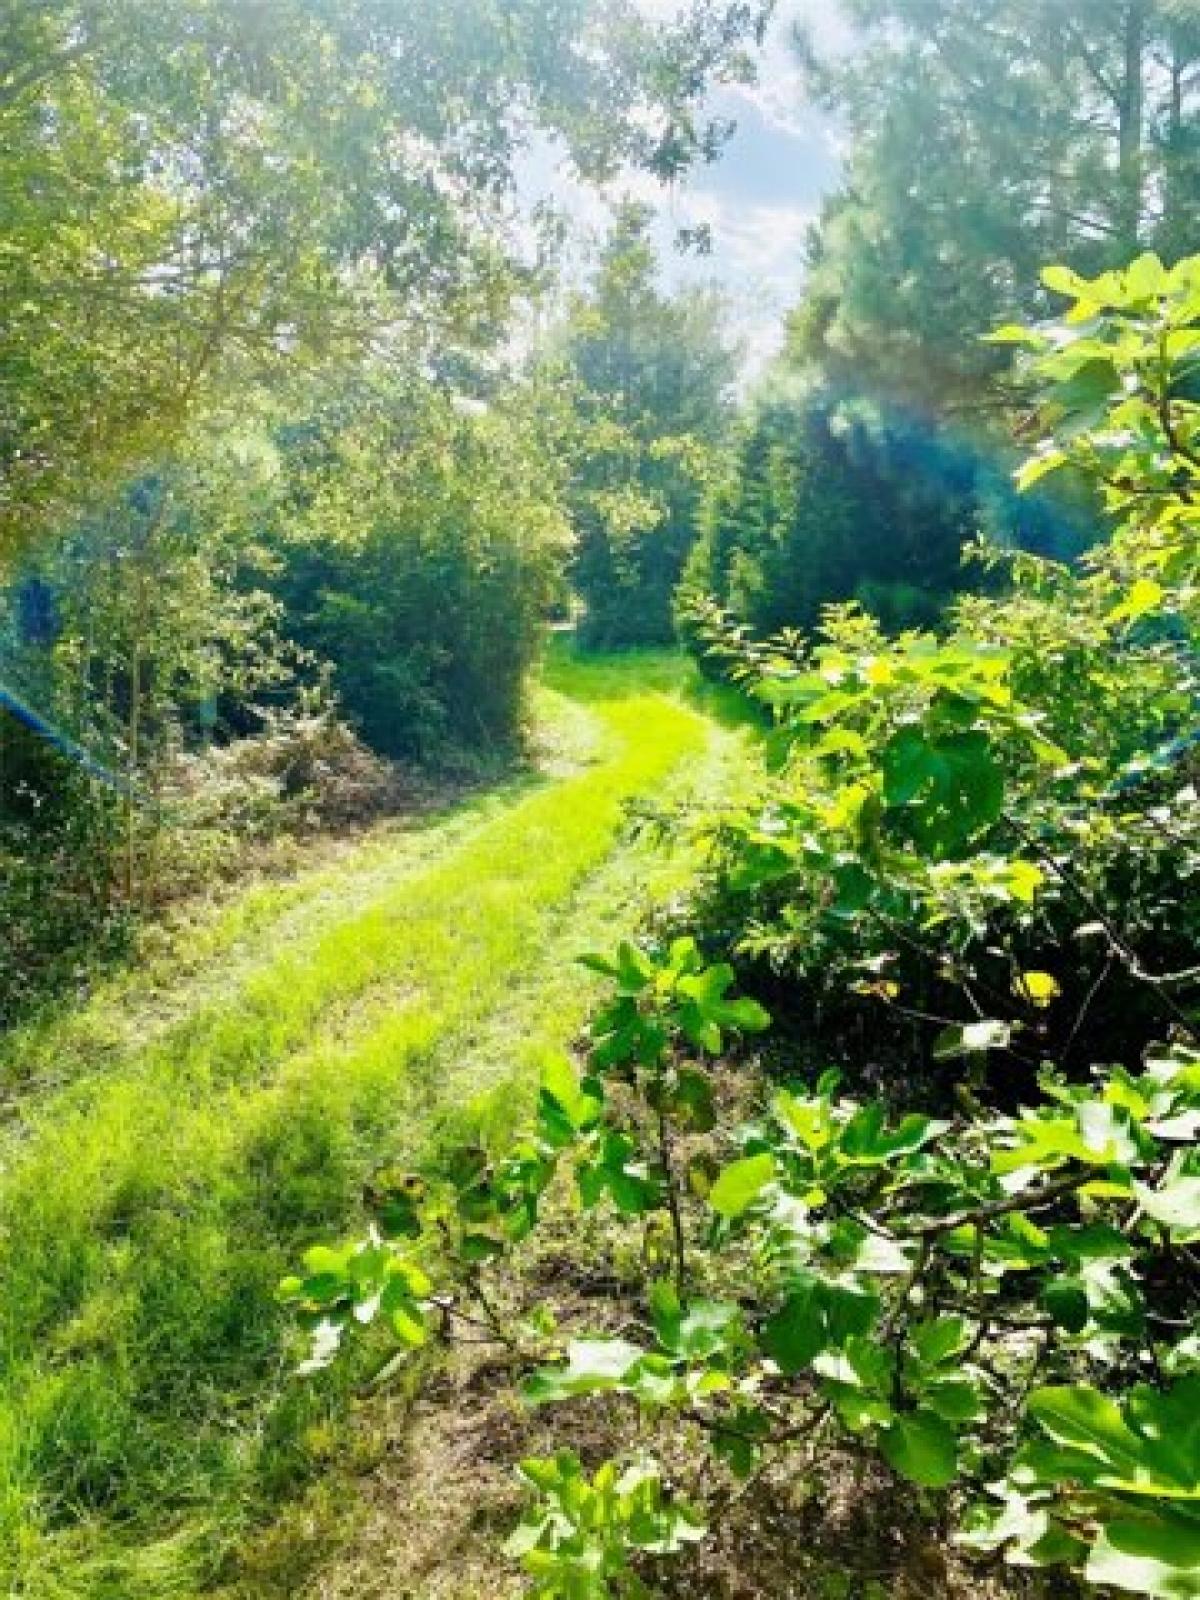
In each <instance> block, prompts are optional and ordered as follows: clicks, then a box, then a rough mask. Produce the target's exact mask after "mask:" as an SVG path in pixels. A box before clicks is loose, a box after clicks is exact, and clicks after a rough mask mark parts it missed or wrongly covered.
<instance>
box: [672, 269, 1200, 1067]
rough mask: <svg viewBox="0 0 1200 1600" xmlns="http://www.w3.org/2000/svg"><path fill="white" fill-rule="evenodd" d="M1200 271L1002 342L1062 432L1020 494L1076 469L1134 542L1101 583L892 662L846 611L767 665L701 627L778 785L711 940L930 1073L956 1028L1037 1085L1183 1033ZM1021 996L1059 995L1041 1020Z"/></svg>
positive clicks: (711, 613) (1019, 576) (1135, 282)
mask: <svg viewBox="0 0 1200 1600" xmlns="http://www.w3.org/2000/svg"><path fill="white" fill-rule="evenodd" d="M1197 270H1198V269H1197V264H1196V262H1195V261H1191V262H1185V263H1183V264H1181V265H1180V266H1179V267H1178V268H1176V269H1175V270H1174V272H1173V273H1171V274H1170V275H1168V274H1166V273H1165V271H1164V270H1163V269H1162V268H1161V267H1159V266H1158V265H1157V263H1149V262H1143V263H1138V264H1136V265H1135V267H1134V268H1132V269H1131V270H1130V272H1129V274H1128V275H1110V276H1109V277H1107V278H1105V279H1101V280H1098V281H1097V283H1096V284H1095V285H1088V284H1085V283H1084V281H1083V280H1075V279H1070V280H1064V279H1062V278H1061V277H1060V276H1059V275H1057V274H1054V273H1051V274H1050V277H1051V278H1052V280H1053V281H1054V282H1055V283H1065V282H1067V281H1069V282H1070V283H1071V284H1072V285H1074V286H1075V287H1076V289H1077V304H1076V307H1075V309H1074V310H1073V311H1072V313H1071V317H1072V318H1073V319H1074V321H1071V320H1068V322H1067V323H1066V324H1064V325H1062V326H1060V327H1059V328H1058V329H1057V330H1055V331H1053V332H1052V333H1046V334H1030V335H1026V334H1024V333H1022V332H1019V331H1013V330H1009V331H1008V332H1006V334H1005V335H1004V337H1006V338H1013V339H1015V338H1020V339H1022V340H1028V341H1029V342H1030V343H1031V345H1032V346H1033V352H1032V355H1031V376H1032V378H1033V379H1034V380H1035V381H1037V382H1039V383H1041V384H1042V385H1043V386H1044V387H1045V388H1046V391H1047V392H1046V398H1045V401H1044V410H1043V416H1044V420H1045V423H1046V426H1047V427H1048V429H1050V430H1054V432H1053V433H1048V436H1047V442H1046V443H1045V444H1044V445H1042V446H1040V447H1039V449H1038V450H1037V452H1036V454H1035V455H1034V456H1033V458H1032V460H1031V462H1030V463H1029V465H1028V466H1027V467H1026V468H1025V469H1023V472H1022V474H1021V477H1022V481H1023V482H1025V483H1026V484H1032V483H1034V482H1036V481H1038V480H1039V479H1040V478H1041V477H1042V476H1044V475H1045V474H1046V473H1047V472H1050V471H1052V470H1054V469H1056V468H1059V467H1064V466H1067V465H1070V466H1071V467H1072V468H1074V470H1075V471H1076V472H1077V473H1079V474H1082V475H1085V476H1087V477H1089V478H1090V479H1091V480H1092V481H1094V482H1095V483H1096V484H1097V486H1098V487H1099V488H1100V489H1101V490H1102V492H1103V493H1104V495H1105V497H1106V500H1107V504H1108V507H1109V510H1110V513H1111V515H1112V517H1113V519H1114V522H1115V524H1116V531H1115V533H1114V536H1113V538H1112V540H1111V542H1109V543H1108V544H1106V545H1104V546H1103V547H1101V548H1099V549H1097V550H1096V551H1095V552H1093V553H1092V555H1091V556H1089V557H1088V558H1087V560H1086V562H1085V564H1084V565H1083V567H1082V569H1080V570H1073V569H1069V568H1065V567H1060V566H1057V565H1055V564H1054V563H1051V562H1048V561H1045V560H1042V559H1038V558H1034V557H1031V556H1017V557H1015V558H1000V557H990V558H989V559H995V560H999V559H1006V560H1007V561H1008V564H1009V566H1010V567H1011V571H1012V577H1013V588H1012V592H1011V593H1010V594H1008V595H1006V596H1004V597H1003V598H1000V599H996V598H988V597H981V596H972V597H966V598H964V599H963V600H962V601H961V602H960V603H959V605H958V606H957V607H956V608H955V610H954V611H953V613H952V614H951V617H950V621H949V626H948V628H947V630H946V631H945V633H944V634H942V635H932V634H925V633H908V634H902V635H900V636H899V637H897V638H891V637H889V636H887V635H886V634H885V633H884V632H883V630H882V629H881V628H880V627H879V626H878V625H877V624H876V623H875V622H874V621H873V620H872V619H871V618H869V617H867V616H865V615H864V614H862V613H860V612H859V611H857V610H856V609H854V608H840V609H831V610H829V611H828V612H827V613H826V616H825V619H824V622H823V625H822V628H821V629H820V631H819V632H818V634H817V636H816V638H815V640H813V641H811V642H810V641H809V640H808V639H806V638H803V637H800V636H793V637H787V638H782V639H778V640H774V641H770V642H768V643H766V644H765V645H757V644H755V643H754V642H753V641H751V640H750V639H749V638H748V637H747V635H746V634H745V632H744V631H743V630H740V629H738V628H736V627H734V626H732V625H731V624H730V622H729V621H728V619H727V618H726V617H725V616H724V615H723V614H721V613H720V612H718V611H716V610H715V609H713V608H709V609H708V611H707V612H705V613H704V614H702V615H701V616H700V618H699V621H698V626H699V628H700V629H701V630H702V632H703V633H704V635H705V636H706V637H707V639H708V641H709V644H710V647H711V648H712V649H713V650H714V651H715V652H716V654H717V656H718V657H719V659H720V660H722V661H723V662H724V663H725V664H726V665H727V667H728V669H729V670H730V671H731V672H732V674H733V675H734V677H735V678H736V679H737V681H738V682H740V683H741V684H742V685H743V686H744V687H745V688H746V689H747V691H748V692H749V693H750V694H751V695H752V696H753V697H754V698H755V699H757V700H758V701H760V702H761V703H763V704H765V705H767V706H768V707H770V708H771V709H772V711H773V713H774V716H775V720H776V731H775V732H774V734H773V735H772V738H771V742H770V753H771V761H772V765H773V767H774V773H775V775H774V777H773V778H772V779H771V780H770V782H769V783H767V784H766V785H764V786H763V788H762V789H761V790H760V791H759V792H757V793H754V794H753V795H751V796H749V797H747V800H746V803H745V804H738V805H731V806H730V807H729V808H728V809H727V811H726V812H725V813H724V814H723V815H722V816H721V817H720V818H719V819H718V822H717V825H716V827H715V829H714V833H713V843H714V847H715V852H716V866H717V871H716V874H715V879H714V898H713V904H712V907H711V918H712V920H713V922H714V923H715V924H716V925H717V926H720V927H725V928H732V929H735V930H737V932H736V935H735V937H736V939H737V942H738V945H739V948H740V949H741V950H742V952H743V953H744V954H747V955H751V956H755V957H759V958H761V959H762V960H764V961H766V962H768V963H769V964H771V965H772V966H773V967H775V968H776V969H778V970H779V971H780V972H782V973H784V974H786V976H787V978H788V980H789V981H791V982H795V980H796V979H799V980H800V981H801V984H802V986H803V989H804V992H805V994H806V995H807V997H808V1001H809V1003H810V1007H811V1008H812V1009H816V1010H822V1011H823V1012H824V1014H825V1015H826V1016H827V1017H836V1016H838V1015H842V1016H844V1015H845V1014H846V1012H847V1010H849V1011H851V1012H854V1013H856V1014H861V1012H862V1006H861V1001H860V999H857V998H856V996H861V995H862V994H863V992H864V991H865V992H866V993H867V994H868V995H869V996H870V997H871V998H872V999H873V1000H874V1001H875V1002H877V1003H880V1004H882V1005H884V1006H890V1007H891V1008H892V1014H891V1016H890V1017H883V1016H882V1015H881V1013H879V1011H878V1008H877V1013H876V1017H877V1020H879V1021H880V1025H881V1027H882V1028H883V1030H884V1032H885V1033H886V1032H888V1031H889V1030H891V1031H892V1032H893V1033H895V1032H896V1031H897V1024H898V1023H905V1022H906V1023H908V1024H911V1025H912V1032H908V1031H906V1033H905V1034H903V1035H901V1037H902V1039H903V1049H904V1051H905V1052H906V1053H908V1054H909V1056H910V1060H911V1045H912V1036H913V1033H915V1037H916V1039H917V1040H918V1041H920V1042H921V1044H922V1047H923V1051H924V1054H925V1059H926V1065H928V1062H929V1053H930V1051H931V1050H932V1051H933V1053H935V1054H936V1053H937V1051H938V1045H937V1039H938V1035H939V1034H940V1033H941V1032H942V1031H943V1030H944V1029H945V1028H947V1027H949V1026H952V1025H954V1026H956V1025H959V1024H962V1023H964V1022H969V1021H971V1020H972V1019H977V1018H979V1017H980V1016H985V1017H991V1018H994V1019H1000V1020H1003V1021H1004V1023H1005V1031H1004V1032H1003V1034H1001V1033H1000V1032H998V1033H997V1034H996V1035H995V1041H994V1042H995V1045H996V1046H997V1047H1002V1046H1006V1045H1008V1044H1010V1043H1011V1044H1012V1045H1013V1047H1014V1048H1013V1050H1012V1051H1010V1067H1011V1068H1012V1070H1014V1071H1016V1072H1017V1074H1018V1078H1017V1081H1019V1082H1021V1083H1022V1084H1025V1085H1027V1084H1028V1083H1029V1081H1030V1080H1029V1071H1028V1068H1029V1067H1030V1066H1033V1065H1036V1062H1037V1060H1038V1059H1039V1058H1040V1057H1041V1056H1043V1055H1045V1054H1056V1053H1063V1052H1066V1053H1067V1054H1070V1055H1073V1057H1074V1059H1075V1060H1077V1061H1079V1060H1084V1059H1086V1055H1087V1047H1088V1045H1089V1044H1090V1043H1098V1042H1099V1040H1101V1039H1104V1040H1105V1041H1106V1044H1107V1046H1108V1048H1110V1049H1115V1050H1117V1052H1118V1053H1119V1054H1121V1055H1122V1056H1127V1057H1128V1058H1129V1059H1135V1058H1136V1055H1137V1052H1138V1050H1139V1049H1140V1047H1141V1045H1142V1044H1144V1042H1145V1040H1146V1039H1147V1037H1149V1036H1151V1034H1152V1032H1153V1030H1154V1029H1155V1028H1161V1027H1163V1026H1167V1025H1170V1024H1172V1023H1177V1022H1178V1021H1179V1020H1180V1018H1179V1005H1178V1002H1177V1001H1176V1000H1175V998H1174V994H1175V991H1176V989H1177V988H1178V984H1179V980H1177V979H1173V978H1172V977H1171V976H1170V975H1171V974H1172V973H1175V972H1177V971H1180V970H1183V971H1185V972H1186V970H1187V969H1188V967H1189V965H1190V956H1191V951H1192V950H1193V949H1194V944H1195V939H1196V936H1197V933H1198V932H1200V924H1198V921H1197V896H1196V894H1195V888H1194V886H1195V884H1196V882H1197V874H1198V873H1200V821H1198V809H1197V807H1196V805H1195V799H1194V797H1195V787H1194V769H1195V764H1196V746H1195V744H1194V742H1193V739H1194V730H1195V726H1196V707H1197V703H1198V697H1200V684H1198V674H1197V653H1196V644H1195V641H1196V625H1197V599H1196V583H1195V567H1196V509H1195V500H1194V495H1195V490H1194V489H1193V487H1192V485H1194V483H1195V482H1196V478H1197V474H1198V471H1200V469H1198V468H1197V465H1196V459H1195V457H1196V455H1197V450H1196V445H1195V439H1196V436H1197V431H1198V423H1197V416H1198V409H1197V407H1196V405H1195V404H1194V403H1192V402H1189V401H1186V400H1183V399H1180V398H1178V396H1177V394H1176V387H1177V385H1178V384H1179V382H1180V380H1181V379H1182V378H1183V377H1184V376H1185V374H1186V373H1187V371H1188V370H1189V369H1190V367H1191V366H1192V365H1194V363H1195V350H1196V348H1197V341H1198V340H1200V331H1198V330H1197V327H1196V324H1197V320H1198V310H1197V306H1196V303H1195V295H1196V290H1195V287H1194V285H1195V282H1196V278H1197ZM1084 317H1087V318H1088V319H1089V323H1090V325H1088V326H1085V327H1084V329H1083V330H1082V331H1081V332H1076V331H1075V324H1077V323H1078V322H1079V321H1080V320H1081V319H1083V318H1084ZM1164 352H1165V354H1164ZM1055 434H1057V436H1058V438H1059V440H1061V442H1056V440H1055ZM1028 971H1034V972H1039V973H1040V972H1045V973H1048V974H1050V976H1051V977H1052V978H1053V983H1054V987H1053V992H1052V993H1050V994H1046V995H1043V996H1041V997H1040V998H1039V999H1037V1000H1035V999H1033V998H1031V996H1030V995H1029V993H1028V992H1027V985H1026V981H1025V979H1024V977H1023V974H1024V973H1026V972H1028ZM1051 1002H1052V1003H1051ZM1022 1058H1024V1060H1025V1062H1026V1064H1027V1065H1026V1068H1025V1070H1022V1068H1021V1059H1022Z"/></svg>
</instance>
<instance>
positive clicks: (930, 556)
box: [677, 375, 978, 637]
mask: <svg viewBox="0 0 1200 1600" xmlns="http://www.w3.org/2000/svg"><path fill="white" fill-rule="evenodd" d="M782 382H783V379H782V375H780V376H777V377H776V378H775V379H774V380H772V379H768V381H767V385H766V390H765V394H764V396H763V398H762V400H761V401H760V403H758V404H757V405H756V406H755V407H754V408H753V409H752V411H751V414H750V416H749V418H748V420H747V421H746V422H745V424H744V425H743V427H742V430H741V432H740V435H739V437H738V440H737V443H736V448H735V450H734V451H733V453H732V458H731V460H730V463H729V465H728V467H727V469H726V471H725V472H724V473H723V475H722V476H721V477H720V478H718V480H717V482H716V483H715V484H714V486H713V488H712V490H711V492H710V494H709V496H708V499H707V502H706V504H705V506H704V509H703V514H702V517H701V537H700V540H699V542H698V543H697V545H696V547H695V549H694V550H693V551H692V554H691V557H690V559H689V561H688V565H687V569H686V573H685V576H684V581H683V584H682V587H681V590H680V593H679V595H678V597H677V608H678V610H679V613H680V621H681V625H682V628H683V631H684V633H685V635H693V634H694V632H695V625H696V618H695V610H696V608H697V604H698V603H699V604H700V606H701V609H702V606H703V603H704V602H707V601H711V600H714V599H715V600H716V601H718V602H719V603H720V604H721V605H722V606H723V607H724V608H725V609H726V610H727V611H728V612H729V614H730V616H731V617H733V618H735V619H736V620H737V621H738V622H739V623H741V624H743V625H745V626H746V627H748V628H749V629H750V631H751V632H752V633H754V634H757V635H759V636H760V637H761V636H764V635H768V634H773V633H776V632H778V631H779V630H780V629H782V628H788V627H795V628H806V629H807V628H811V627H813V626H814V625H815V624H816V622H817V621H818V619H819V617H820V613H821V609H822V607H823V606H825V605H826V604H828V603H830V602H832V601H838V600H851V599H855V598H858V599H862V600H869V601H870V603H871V604H872V606H874V607H884V608H886V610H885V612H884V616H885V620H886V621H887V622H888V623H889V624H890V625H892V626H896V627H899V626H901V625H904V624H912V623H928V622H932V621H933V620H935V618H936V617H937V615H938V613H939V611H940V609H941V608H942V607H943V606H944V605H945V604H946V602H947V601H948V599H949V597H950V596H951V594H952V593H953V592H954V590H956V589H957V588H959V587H960V586H961V583H962V581H963V580H962V574H961V561H960V555H961V550H962V547H963V545H964V543H965V542H966V541H967V540H968V539H970V538H971V537H972V536H973V534H974V532H975V528H976V509H977V505H976V501H977V481H976V480H977V476H978V474H977V468H976V463H975V460H974V458H973V456H972V455H971V453H970V452H969V451H968V450H967V449H966V448H965V447H961V446H958V447H956V446H955V445H954V444H953V442H952V441H949V440H947V441H938V440H937V439H936V438H935V437H933V436H932V435H931V433H930V431H929V429H928V428H927V427H925V426H922V425H919V424H918V423H917V422H916V421H915V420H910V421H907V422H906V421H902V420H900V419H898V418H893V419H890V420H889V419H885V418H884V417H883V416H882V415H880V413H879V412H878V410H877V409H876V408H874V407H872V406H869V405H864V404H850V403H839V402H837V401H836V400H835V398H834V397H832V396H831V395H827V394H822V393H820V392H819V391H814V392H810V393H807V394H801V395H799V396H798V397H789V396H788V395H787V393H786V390H785V391H784V392H782V393H776V392H775V390H776V389H779V388H780V387H781V385H782Z"/></svg>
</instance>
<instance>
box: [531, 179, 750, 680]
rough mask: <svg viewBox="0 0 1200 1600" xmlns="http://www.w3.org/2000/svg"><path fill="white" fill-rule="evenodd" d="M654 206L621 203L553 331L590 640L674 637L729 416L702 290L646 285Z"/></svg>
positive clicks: (710, 304)
mask: <svg viewBox="0 0 1200 1600" xmlns="http://www.w3.org/2000/svg"><path fill="white" fill-rule="evenodd" d="M650 221H651V214H650V212H649V211H647V210H646V209H645V208H644V207H636V206H632V205H627V206H625V207H624V208H623V209H622V210H621V212H620V213H619V215H618V217H617V220H616V223H615V224H614V228H613V232H612V234H611V237H610V238H609V241H608V243H607V245H606V247H605V250H604V253H603V255H602V257H601V260H600V263H599V266H598V268H597V271H596V276H595V280H594V282H593V284H592V287H591V289H590V291H589V292H588V294H587V295H586V296H580V297H579V298H578V299H577V300H576V302H575V304H574V306H573V308H572V310H571V313H570V315H569V317H568V320H567V323H566V326H565V328H564V329H563V330H562V333H561V344H562V349H561V355H560V357H559V358H558V359H559V360H560V361H561V366H562V376H563V378H564V380H565V382H566V384H567V386H568V395H569V398H570V403H571V409H572V421H571V424H570V425H569V426H568V429H567V441H566V447H567V454H568V457H569V459H570V462H571V478H570V494H569V503H570V509H571V514H572V519H573V522H574V525H575V532H576V538H577V549H576V553H575V560H574V564H573V581H574V585H575V588H576V590H577V592H578V594H579V597H580V599H581V601H582V602H583V607H584V613H583V617H582V620H581V625H580V637H581V638H582V639H583V640H584V642H585V643H586V644H587V645H589V646H590V647H593V648H600V649H607V648H613V647H624V646H628V645H639V644H662V643H668V642H670V641H671V640H672V639H673V637H674V625H673V622H672V616H671V601H672V596H673V594H674V591H675V588H676V585H677V584H678V582H679V578H680V575H681V573H682V571H683V567H684V562H685V561H686V559H687V555H688V551H689V550H690V549H691V546H692V543H693V541H694V539H695V537H696V520H697V515H698V512H699V507H700V502H701V499H702V496H703V492H704V488H705V485H706V483H707V481H708V479H709V478H710V477H711V475H712V472H713V468H714V461H715V453H716V448H717V446H718V444H719V443H720V442H721V439H722V435H723V433H724V429H725V423H726V416H727V411H728V406H729V390H730V386H731V383H732V380H733V376H734V355H733V351H732V350H731V349H730V347H729V345H728V344H727V342H726V340H725V338H724V337H723V335H722V332H721V312H722V308H721V305H720V303H719V301H718V300H717V299H716V298H715V296H714V295H713V294H712V293H711V292H706V291H692V292H690V293H681V294H678V295H676V296H674V297H672V298H668V297H667V296H665V295H664V294H663V293H662V292H661V291H660V290H659V289H658V288H657V286H656V283H655V279H656V276H657V271H658V262H657V259H656V257H655V252H654V248H653V245H652V244H651V242H650V238H649V228H650Z"/></svg>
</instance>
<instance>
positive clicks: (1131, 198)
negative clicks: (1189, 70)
mask: <svg viewBox="0 0 1200 1600" xmlns="http://www.w3.org/2000/svg"><path fill="white" fill-rule="evenodd" d="M1146 14H1147V0H1130V5H1129V7H1128V9H1127V10H1126V12H1125V38H1124V46H1125V60H1124V70H1123V72H1122V80H1121V89H1122V93H1121V105H1120V116H1121V122H1120V143H1119V147H1118V149H1119V153H1118V169H1117V218H1116V221H1117V236H1118V239H1119V241H1120V245H1121V249H1122V251H1123V252H1124V253H1125V254H1126V255H1134V254H1135V253H1136V252H1137V250H1138V249H1139V247H1140V245H1141V243H1142V238H1141V230H1142V198H1143V190H1144V187H1145V171H1144V165H1143V137H1144V131H1145V127H1144V125H1145V102H1146V92H1145V83H1144V80H1143V62H1144V57H1145V51H1146Z"/></svg>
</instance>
